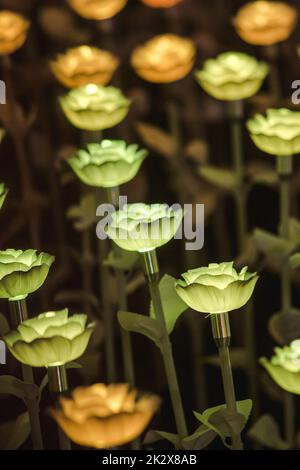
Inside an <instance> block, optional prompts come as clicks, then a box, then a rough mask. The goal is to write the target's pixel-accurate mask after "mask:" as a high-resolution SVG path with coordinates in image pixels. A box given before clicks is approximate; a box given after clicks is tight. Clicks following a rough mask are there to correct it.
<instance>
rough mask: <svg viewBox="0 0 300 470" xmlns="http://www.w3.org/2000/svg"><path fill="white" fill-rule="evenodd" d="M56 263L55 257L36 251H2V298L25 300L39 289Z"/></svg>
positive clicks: (0, 288) (0, 254)
mask: <svg viewBox="0 0 300 470" xmlns="http://www.w3.org/2000/svg"><path fill="white" fill-rule="evenodd" d="M53 262H54V256H51V255H48V254H47V253H37V252H36V250H26V251H22V250H13V249H8V250H5V251H0V298H1V299H9V300H20V299H25V298H26V297H27V295H28V294H31V293H32V292H35V291H36V290H37V289H39V288H40V287H41V286H42V285H43V283H44V282H45V279H46V277H47V275H48V272H49V269H50V267H51V265H52V263H53Z"/></svg>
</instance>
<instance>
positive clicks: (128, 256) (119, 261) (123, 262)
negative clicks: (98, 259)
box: [103, 249, 140, 271]
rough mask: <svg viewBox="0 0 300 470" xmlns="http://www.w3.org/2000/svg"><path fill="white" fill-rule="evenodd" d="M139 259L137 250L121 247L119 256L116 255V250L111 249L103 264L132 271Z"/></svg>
mask: <svg viewBox="0 0 300 470" xmlns="http://www.w3.org/2000/svg"><path fill="white" fill-rule="evenodd" d="M139 260H140V256H139V254H138V253H136V252H135V251H125V250H121V249H120V251H119V253H118V256H117V255H116V253H115V250H111V251H110V252H109V253H108V256H107V258H106V259H105V260H104V263H103V264H104V266H107V267H109V268H114V269H122V270H123V271H130V270H131V269H133V268H134V266H135V265H136V264H137V262H138V261H139Z"/></svg>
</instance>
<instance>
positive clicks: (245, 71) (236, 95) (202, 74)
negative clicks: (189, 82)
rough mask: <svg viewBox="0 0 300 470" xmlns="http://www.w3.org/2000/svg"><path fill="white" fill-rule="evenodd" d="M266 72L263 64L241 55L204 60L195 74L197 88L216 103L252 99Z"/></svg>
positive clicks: (267, 69)
mask: <svg viewBox="0 0 300 470" xmlns="http://www.w3.org/2000/svg"><path fill="white" fill-rule="evenodd" d="M268 72H269V67H268V65H267V64H266V63H265V62H258V61H257V60H256V58H255V57H252V56H250V55H248V54H244V53H242V52H224V53H222V54H220V55H218V57H217V58H216V59H208V60H207V61H206V62H205V63H204V67H203V69H202V70H199V71H197V72H196V74H195V76H196V79H197V81H198V83H199V85H201V87H202V88H203V89H204V90H205V91H206V92H207V93H208V94H209V95H211V96H213V97H214V98H217V99H219V100H225V101H233V100H242V99H245V98H249V97H250V96H253V95H255V94H256V93H257V92H258V90H259V89H260V87H261V85H262V83H263V80H264V79H265V77H266V75H267V74H268Z"/></svg>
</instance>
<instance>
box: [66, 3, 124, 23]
mask: <svg viewBox="0 0 300 470" xmlns="http://www.w3.org/2000/svg"><path fill="white" fill-rule="evenodd" d="M68 3H69V5H70V6H71V7H72V8H73V9H74V10H75V11H76V13H78V15H80V16H82V17H83V18H87V19H89V20H107V19H109V18H112V17H113V16H115V15H116V14H117V13H119V11H121V10H122V9H123V8H124V7H125V5H126V3H127V0H68Z"/></svg>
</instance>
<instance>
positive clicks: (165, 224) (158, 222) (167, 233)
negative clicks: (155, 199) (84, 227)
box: [105, 203, 183, 253]
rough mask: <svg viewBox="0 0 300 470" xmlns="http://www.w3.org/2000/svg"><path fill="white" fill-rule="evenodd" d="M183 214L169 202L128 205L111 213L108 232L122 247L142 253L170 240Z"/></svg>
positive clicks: (106, 229)
mask: <svg viewBox="0 0 300 470" xmlns="http://www.w3.org/2000/svg"><path fill="white" fill-rule="evenodd" d="M182 217H183V211H182V209H181V208H172V207H169V206H168V205H167V204H151V205H147V204H142V203H137V204H128V205H124V207H123V208H122V210H119V211H116V212H114V213H113V214H112V215H111V221H110V223H109V224H108V226H107V227H106V228H105V231H106V233H107V234H108V236H109V238H111V239H112V240H113V241H114V242H115V243H116V244H117V245H118V246H119V247H120V248H123V249H124V250H128V251H138V252H140V253H142V252H145V251H151V250H154V249H155V248H158V247H160V246H162V245H165V244H166V243H168V241H170V240H171V238H173V237H174V235H175V233H176V232H177V230H178V228H179V227H180V224H181V222H182Z"/></svg>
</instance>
